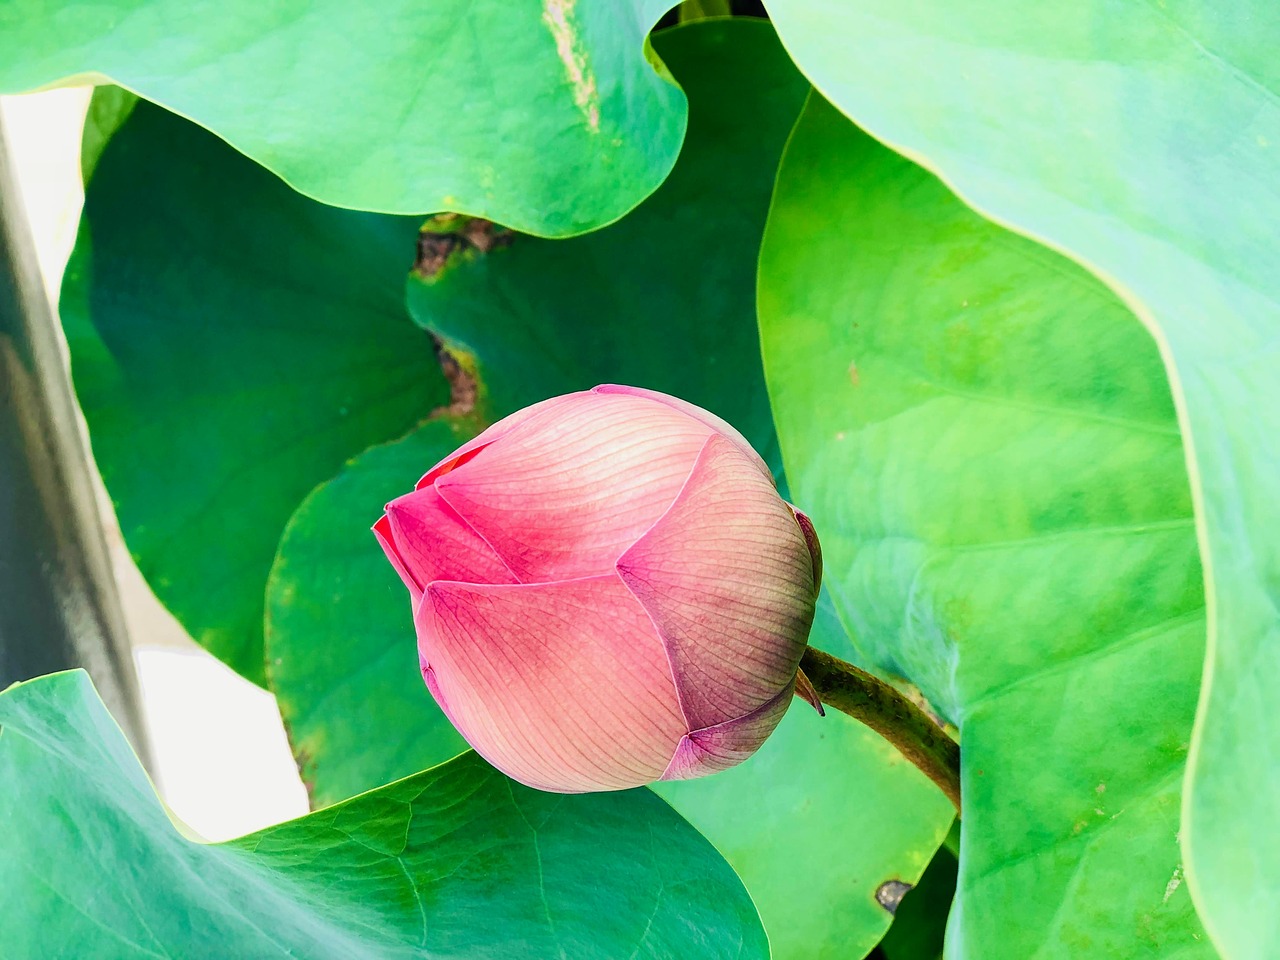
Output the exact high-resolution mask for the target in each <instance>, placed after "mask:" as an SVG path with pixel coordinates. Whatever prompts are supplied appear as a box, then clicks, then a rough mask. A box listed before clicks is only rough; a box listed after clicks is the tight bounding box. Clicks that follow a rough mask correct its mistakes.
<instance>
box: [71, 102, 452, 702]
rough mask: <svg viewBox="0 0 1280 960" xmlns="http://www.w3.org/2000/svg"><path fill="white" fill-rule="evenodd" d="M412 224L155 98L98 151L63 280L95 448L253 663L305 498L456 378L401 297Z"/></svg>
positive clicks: (199, 607) (177, 597) (161, 550)
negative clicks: (232, 142) (298, 178)
mask: <svg viewBox="0 0 1280 960" xmlns="http://www.w3.org/2000/svg"><path fill="white" fill-rule="evenodd" d="M417 223H418V221H417V220H416V219H414V218H396V217H384V216H377V215H374V214H364V213H352V212H348V211H343V210H336V209H334V208H332V207H325V206H322V205H320V204H318V203H315V202H313V201H310V200H307V199H306V198H304V197H301V196H299V195H298V194H295V193H294V192H292V191H291V190H289V188H288V187H286V186H285V185H284V184H283V183H281V182H280V181H279V180H277V179H276V178H275V177H273V176H271V175H270V174H269V173H267V172H266V171H265V170H263V169H262V168H261V167H258V166H257V165H256V164H254V163H252V162H251V161H249V160H247V159H245V158H244V157H242V156H240V155H239V154H237V153H235V152H234V151H233V150H231V149H229V148H228V147H227V146H226V144H224V143H222V142H221V141H220V140H218V139H217V138H216V137H213V136H211V135H210V134H208V133H206V132H205V131H203V130H200V129H199V128H198V127H196V126H194V125H192V124H190V123H188V122H186V121H184V120H181V119H180V118H178V117H175V116H173V115H172V114H168V113H166V112H164V111H163V110H161V109H159V108H158V107H155V106H153V105H151V104H148V103H145V102H140V103H138V104H137V106H136V107H135V108H134V109H133V111H132V112H131V113H129V115H128V118H127V119H126V120H125V121H124V122H123V124H122V125H121V126H120V128H119V131H118V132H117V133H116V134H115V136H114V137H112V138H111V140H110V142H109V143H108V144H107V146H106V148H105V149H104V150H103V151H102V153H101V156H100V157H99V158H98V160H97V164H96V167H95V170H94V174H93V178H92V180H91V181H90V183H89V187H88V191H87V196H86V200H85V211H84V218H83V220H82V222H81V230H80V236H79V239H78V241H77V245H76V251H75V253H74V255H73V257H72V261H71V263H70V265H69V266H68V268H67V274H66V279H65V281H64V284H63V295H62V320H63V327H64V329H65V330H66V334H67V340H68V343H69V345H70V348H71V357H72V372H73V374H74V377H75V384H76V391H77V393H78V395H79V399H80V404H81V407H82V408H83V409H84V412H85V417H86V419H87V420H88V423H89V432H90V436H91V439H92V441H93V449H94V455H95V457H96V458H97V461H98V466H99V468H100V469H101V471H102V476H103V479H104V480H105V481H106V484H107V489H108V491H109V492H110V494H111V497H112V500H113V501H114V502H115V504H116V510H117V514H118V516H119V518H120V524H121V527H122V529H123V531H124V535H125V539H126V541H127V542H128V545H129V549H130V551H131V552H132V553H133V555H134V558H135V559H136V560H137V561H138V566H139V568H140V569H141V570H142V572H143V575H144V576H145V577H146V578H147V581H148V583H149V584H150V585H151V588H152V589H153V590H154V591H155V592H156V595H157V596H158V597H159V598H160V599H161V601H163V602H164V604H165V605H166V606H167V607H169V609H170V610H172V611H173V613H174V614H175V615H176V616H177V617H178V619H179V620H180V621H181V622H182V624H183V626H185V627H186V628H187V630H188V631H189V632H190V633H191V635H192V636H193V637H195V638H196V640H197V641H198V642H200V643H201V644H202V645H204V646H205V647H206V648H208V649H209V650H210V651H211V652H212V653H214V654H216V655H217V656H218V657H220V658H221V659H223V660H224V661H226V662H227V663H228V664H229V665H230V666H232V667H233V668H234V669H236V670H237V671H238V672H240V673H241V674H243V675H244V676H246V677H248V678H249V679H251V680H254V681H257V682H262V679H263V653H262V610H263V599H262V596H263V588H264V584H265V582H266V576H267V572H268V570H269V569H270V566H271V559H272V557H273V555H274V553H275V548H276V544H277V542H278V540H279V538H280V533H281V531H282V530H283V528H284V525H285V523H286V521H287V520H288V518H289V515H290V514H291V513H292V512H293V510H294V508H296V507H297V505H298V503H299V501H300V500H301V499H302V498H303V497H304V496H306V494H307V493H308V491H310V490H311V489H312V488H314V487H315V486H316V484H318V483H320V482H322V481H324V480H327V479H329V478H330V477H331V476H333V474H334V473H336V472H337V470H338V468H339V467H340V466H341V465H342V463H343V462H344V461H345V460H346V459H347V458H348V457H351V456H353V455H355V454H356V453H359V452H360V451H362V450H364V449H365V448H367V447H368V446H369V445H371V444H374V443H379V442H381V441H384V440H388V439H390V438H392V437H395V436H398V435H401V434H403V433H404V432H405V431H406V430H408V429H409V428H410V427H411V426H412V425H413V424H414V423H415V422H416V421H417V420H418V419H420V418H421V417H423V416H425V415H426V413H427V412H428V411H430V410H431V409H432V407H433V406H435V405H437V404H439V403H442V402H444V401H445V400H446V398H447V396H448V392H447V386H446V384H445V382H444V378H443V377H442V375H441V373H440V370H439V366H438V364H437V363H436V360H435V357H434V355H433V352H432V347H431V343H430V340H429V338H428V337H426V336H424V335H423V333H422V331H421V330H419V329H417V328H416V327H415V326H414V325H413V324H412V323H410V322H409V320H408V318H407V317H406V315H405V310H404V305H403V289H404V271H405V269H406V268H407V266H408V264H409V262H410V261H411V258H412V250H413V244H414V236H415V232H416V228H417Z"/></svg>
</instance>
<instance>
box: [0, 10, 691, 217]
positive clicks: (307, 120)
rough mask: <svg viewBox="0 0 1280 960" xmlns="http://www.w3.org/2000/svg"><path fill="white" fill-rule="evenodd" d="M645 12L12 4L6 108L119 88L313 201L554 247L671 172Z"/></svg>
mask: <svg viewBox="0 0 1280 960" xmlns="http://www.w3.org/2000/svg"><path fill="white" fill-rule="evenodd" d="M664 9H665V6H664V4H662V3H654V2H652V0H623V2H620V3H616V4H597V3H579V2H577V0H543V2H538V0H514V2H509V3H497V4H476V3H471V2H470V0H433V2H429V3H423V2H420V0H383V2H380V3H379V4H378V5H377V6H376V7H366V6H362V5H355V4H351V3H347V2H344V0H274V2H271V3H266V4H264V3H259V2H257V0H219V2H209V0H197V2H184V0H98V2H95V3H92V4H84V3H79V4H77V3H67V2H60V0H9V2H7V3H5V4H4V5H3V7H0V91H3V92H5V93H13V92H19V91H22V90H27V89H31V88H34V87H39V86H44V85H46V84H49V83H52V82H54V81H57V80H61V79H63V78H65V77H72V76H84V75H89V76H96V77H104V76H105V77H109V78H110V79H111V80H113V81H115V82H116V83H119V84H120V85H121V86H123V87H126V88H128V89H130V90H133V91H136V92H137V93H139V94H141V95H142V96H143V97H146V98H147V99H149V100H153V101H155V102H157V103H160V104H163V105H164V106H166V107H168V108H169V109H171V110H173V111H175V112H176V113H179V114H181V115H182V116H186V117H190V118H191V119H193V120H194V121H195V122H197V123H199V124H200V125H201V126H203V127H206V128H208V129H210V130H212V131H214V132H215V133H216V134H218V136H220V137H222V138H224V139H225V140H227V141H228V142H229V143H231V144H232V145H233V146H235V147H236V149H238V150H240V151H242V152H243V153H245V154H248V155H249V156H250V157H252V158H253V159H254V160H256V161H258V162H259V163H261V164H263V165H264V166H266V167H268V168H269V169H271V170H272V171H274V172H275V173H277V174H279V175H280V176H281V177H283V178H284V179H285V180H286V181H288V182H289V183H290V184H291V185H293V186H294V187H295V188H296V189H297V190H299V191H301V192H302V193H304V194H306V195H308V196H311V197H315V198H316V199H318V200H323V201H325V202H326V203H331V204H334V205H336V206H341V207H351V208H356V209H362V210H377V211H381V212H386V213H430V212H434V211H437V210H458V211H464V212H467V213H472V214H477V215H481V216H487V217H490V218H492V219H497V220H500V221H502V222H503V223H506V224H509V225H511V226H513V227H516V228H518V229H520V230H526V231H529V232H531V233H537V234H545V235H561V234H570V233H579V232H582V231H584V230H589V229H592V228H594V227H598V226H600V225H601V224H604V223H608V222H610V221H612V220H616V219H617V218H618V217H620V216H622V214H624V213H626V212H627V211H628V210H629V209H630V208H631V207H633V206H635V204H636V203H637V202H639V201H640V200H641V199H642V198H643V197H644V196H645V195H647V194H648V193H650V192H651V191H652V190H653V189H654V188H655V187H657V185H658V184H659V183H661V182H662V179H663V177H665V176H666V174H667V172H668V171H669V170H670V168H671V164H672V162H673V161H674V159H675V156H676V153H677V151H678V148H679V145H680V139H681V137H682V135H683V131H684V122H685V117H684V115H685V108H684V98H683V97H682V96H681V94H680V91H679V90H678V89H677V88H676V87H675V85H674V84H672V83H671V82H670V80H669V79H668V78H667V77H665V76H661V75H659V73H658V72H656V71H655V69H654V67H653V66H651V65H650V64H649V63H648V62H646V57H645V49H644V48H645V34H647V33H648V31H649V28H650V26H651V25H652V23H653V21H654V20H655V19H656V18H657V17H658V16H659V15H660V14H661V13H662V12H663V10H664Z"/></svg>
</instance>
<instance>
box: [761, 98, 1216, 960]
mask: <svg viewBox="0 0 1280 960" xmlns="http://www.w3.org/2000/svg"><path fill="white" fill-rule="evenodd" d="M760 269H761V276H760V320H761V329H762V342H763V344H764V357H765V366H766V371H767V373H768V379H769V386H770V392H771V394H772V396H773V400H774V411H775V415H776V417H777V421H778V430H779V436H780V438H781V440H782V445H783V453H784V455H785V459H786V464H787V476H788V477H789V478H790V480H791V483H792V487H793V490H794V491H795V494H796V498H797V502H798V503H799V504H800V505H801V506H802V507H803V508H804V509H805V510H806V511H808V512H810V514H811V516H812V517H813V518H814V521H815V523H816V525H817V527H818V530H819V531H820V532H821V535H822V542H823V549H824V555H825V559H826V580H827V583H828V584H829V585H830V587H831V590H832V592H833V596H834V598H835V600H836V604H837V607H838V608H839V610H840V612H841V613H842V614H843V615H844V616H846V617H847V618H848V620H849V622H850V623H851V625H852V628H853V631H854V634H855V636H856V637H857V640H858V643H859V646H860V648H861V650H862V652H863V654H864V655H865V656H867V657H868V658H869V659H871V660H872V661H873V662H876V663H878V664H880V665H881V666H882V667H884V668H886V669H888V670H891V671H893V672H896V673H900V674H902V675H904V676H906V677H908V678H910V679H911V680H912V681H914V682H915V683H917V684H918V685H919V686H920V687H921V689H922V691H923V692H924V694H925V695H926V696H927V697H928V698H929V700H930V702H931V703H932V704H933V705H934V707H935V708H937V709H939V710H940V711H941V712H942V713H943V714H944V715H945V716H947V717H948V718H950V719H951V720H953V721H954V722H955V723H956V724H957V725H958V726H959V727H960V729H961V743H962V748H963V759H964V767H963V791H964V803H965V812H964V820H963V824H962V835H961V845H960V875H959V886H958V893H957V900H956V904H955V907H954V909H953V911H952V914H951V919H950V927H949V933H950V937H949V939H950V941H951V942H950V943H949V948H948V949H949V953H948V956H953V957H957V958H959V957H982V958H984V960H989V958H1002V957H1008V958H1016V960H1024V958H1027V957H1033V956H1034V957H1038V958H1049V957H1063V958H1076V957H1080V956H1085V955H1088V956H1107V957H1112V956H1114V957H1162V958H1166V957H1172V956H1186V957H1191V956H1212V955H1213V954H1212V948H1211V947H1210V946H1209V943H1208V941H1207V939H1202V937H1203V933H1202V931H1201V929H1200V926H1199V923H1198V921H1197V919H1196V916H1195V912H1194V910H1193V908H1192V904H1191V900H1190V898H1189V896H1188V894H1187V890H1186V887H1185V886H1183V885H1180V880H1181V876H1182V872H1181V871H1182V868H1181V864H1180V851H1179V849H1178V843H1177V824H1178V808H1179V787H1180V783H1181V778H1182V773H1183V770H1184V766H1185V762H1186V755H1187V743H1188V739H1189V737H1190V732H1191V725H1192V718H1193V712H1194V707H1195V699H1196V690H1197V686H1198V680H1199V668H1200V662H1201V657H1202V654H1203V650H1204V629H1205V625H1204V609H1203V603H1204V600H1203V593H1202V590H1201V579H1200V565H1199V558H1198V552H1197V548H1196V539H1195V533H1194V528H1193V521H1192V505H1191V497H1190V492H1189V490H1188V485H1187V477H1186V472H1185V469H1184V467H1183V458H1182V449H1181V441H1180V437H1179V433H1178V427H1177V422H1176V418H1175V414H1174V409H1173V404H1172V402H1171V399H1170V395H1169V389H1168V385H1167V383H1166V381H1165V378H1164V374H1163V368H1162V366H1161V362H1160V357H1159V354H1158V353H1157V351H1156V349H1155V347H1154V345H1153V344H1152V343H1151V341H1150V339H1149V337H1148V336H1147V334H1146V332H1145V331H1144V330H1143V329H1142V327H1141V326H1140V325H1139V324H1138V323H1137V322H1136V321H1135V320H1134V318H1133V317H1132V316H1131V315H1130V314H1129V313H1128V311H1127V310H1126V309H1125V308H1124V306H1123V305H1122V304H1121V303H1120V302H1119V301H1118V300H1117V299H1116V298H1115V297H1114V296H1112V295H1111V294H1110V293H1109V291H1108V290H1107V289H1106V288H1105V287H1103V286H1102V285H1101V284H1100V283H1098V282H1096V281H1095V280H1093V279H1092V278H1091V277H1090V276H1089V275H1088V274H1087V273H1085V271H1083V270H1081V269H1080V268H1078V267H1076V266H1075V265H1074V264H1072V263H1071V262H1069V261H1067V260H1065V259H1063V258H1062V257H1060V256H1058V255H1057V254H1054V253H1051V252H1049V251H1047V250H1045V249H1043V248H1042V247H1039V246H1037V245H1035V244H1033V243H1031V242H1029V241H1026V240H1023V239H1021V238H1018V237H1016V236H1014V235H1013V234H1010V233H1008V232H1006V231H1004V230H1002V229H1000V228H999V227H996V226H993V225H991V224H990V223H988V222H986V221H984V220H983V219H982V218H980V217H978V216H977V215H975V214H974V213H972V212H971V211H970V210H968V209H967V208H966V207H964V206H963V205H962V204H961V203H960V202H959V201H958V200H956V199H955V197H954V196H952V195H951V194H950V193H949V192H948V191H947V189H946V188H945V187H944V186H943V185H942V184H941V183H939V182H938V181H937V180H935V179H934V178H932V177H931V176H930V175H929V174H927V173H926V172H924V171H922V170H921V169H920V168H918V167H916V166H915V165H913V164H911V163H909V162H908V161H906V160H904V159H902V158H901V157H899V156H897V155H896V154H894V153H892V152H891V151H889V150H887V149H885V148H883V147H881V146H879V145H878V144H876V142H875V141H874V140H872V139H871V138H870V137H868V136H866V135H865V134H863V133H861V132H860V131H858V130H857V128H855V127H854V126H853V125H852V124H851V123H849V122H848V121H847V120H846V119H845V118H844V117H843V116H841V115H840V114H839V113H837V112H836V111H835V110H834V109H832V108H831V107H830V106H828V105H827V104H826V103H825V102H824V101H823V100H822V99H821V98H820V97H816V96H815V97H814V98H813V99H812V100H811V102H810V106H809V107H808V108H807V110H806V112H805V114H804V116H803V117H802V119H801V121H800V124H799V125H798V127H797V129H796V132H795V134H794V136H793V139H792V141H791V144H790V146H789V148H788V151H787V154H786V156H785V158H784V160H783V164H782V168H781V171H780V174H779V179H778V187H777V193H776V194H775V198H774V205H773V208H772V210H771V213H770V219H769V226H768V230H767V232H766V236H765V242H764V248H763V251H762V253H761V268H760Z"/></svg>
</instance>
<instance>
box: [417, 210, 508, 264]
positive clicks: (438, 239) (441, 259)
mask: <svg viewBox="0 0 1280 960" xmlns="http://www.w3.org/2000/svg"><path fill="white" fill-rule="evenodd" d="M514 237H515V233H514V232H512V231H511V230H508V229H507V228H506V227H502V226H499V225H498V224H496V223H494V222H493V221H492V220H485V219H483V218H482V217H465V216H463V215H461V214H458V213H441V214H437V215H436V216H434V217H432V218H431V219H430V220H428V221H427V222H426V223H425V224H423V226H422V229H421V231H419V233H418V255H417V258H416V259H415V260H414V263H413V271H414V273H416V274H417V275H418V276H420V277H422V279H424V280H435V279H436V278H437V277H439V276H440V273H441V271H443V270H444V269H445V267H447V266H449V264H450V263H452V262H454V261H456V260H457V259H459V258H461V257H470V256H475V255H476V254H483V253H488V252H489V251H491V250H496V249H498V248H499V247H505V246H508V245H509V244H510V243H511V241H512V239H514Z"/></svg>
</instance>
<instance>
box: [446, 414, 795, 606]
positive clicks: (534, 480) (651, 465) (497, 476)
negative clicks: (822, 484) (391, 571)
mask: <svg viewBox="0 0 1280 960" xmlns="http://www.w3.org/2000/svg"><path fill="white" fill-rule="evenodd" d="M710 435H711V431H710V429H709V428H708V427H706V426H705V425H703V424H702V423H700V422H699V421H697V420H693V419H690V418H689V417H687V416H684V415H682V414H680V413H678V412H676V411H675V410H673V409H672V408H671V407H669V406H666V405H664V404H661V403H656V402H654V401H652V400H648V399H643V398H639V397H630V396H595V395H592V394H580V395H572V396H568V397H563V398H561V402H560V403H558V404H556V405H554V406H547V407H545V408H544V409H543V411H542V412H541V413H540V414H538V415H537V416H532V417H529V418H527V419H525V420H524V421H523V422H521V423H520V424H519V425H517V426H516V427H515V428H514V429H512V430H511V431H510V432H509V433H507V434H505V435H504V436H503V438H502V442H501V443H499V444H495V445H493V446H490V447H486V448H485V449H484V450H483V451H482V452H481V453H480V454H479V455H478V456H477V457H476V458H475V459H474V460H471V461H469V462H467V463H463V464H462V465H460V466H458V467H457V468H456V469H453V470H451V471H450V472H449V473H446V474H444V475H443V476H440V477H439V478H437V479H436V481H435V488H436V489H437V490H438V491H439V492H440V495H441V497H443V498H444V500H445V501H446V502H448V503H449V504H450V505H451V506H452V507H453V508H454V510H456V511H457V512H458V514H459V515H461V516H462V517H465V518H466V520H467V523H469V524H470V525H471V527H473V528H474V529H475V531H476V532H477V533H478V534H480V536H481V537H483V538H484V539H485V540H486V541H487V542H488V543H490V544H491V545H492V546H493V548H494V550H495V551H497V554H498V556H500V557H501V558H502V559H503V561H504V562H505V563H506V565H507V567H509V568H510V569H511V571H512V572H513V573H514V574H515V576H516V577H517V578H518V579H519V580H520V581H521V582H523V583H534V582H542V581H549V580H569V579H575V578H579V577H588V576H596V575H599V574H603V573H606V572H609V571H612V569H613V562H614V561H615V560H617V558H618V556H619V554H621V553H622V551H623V550H625V549H627V547H629V546H630V545H631V544H632V543H633V542H635V540H636V538H637V537H639V536H640V535H641V534H643V533H644V532H645V530H647V529H648V528H649V527H650V526H651V525H652V524H653V522H654V521H655V520H657V519H658V518H659V517H660V516H662V513H663V511H664V510H666V509H667V507H669V506H670V505H671V502H672V501H673V500H674V499H675V497H676V494H677V493H679V492H680V488H681V487H682V486H683V484H684V482H685V479H686V478H687V477H688V475H689V469H690V466H691V465H692V464H693V462H694V458H695V457H696V456H697V454H698V450H699V449H700V448H701V447H702V445H703V443H704V442H705V441H706V439H707V437H708V436H710ZM775 500H776V497H775Z"/></svg>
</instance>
